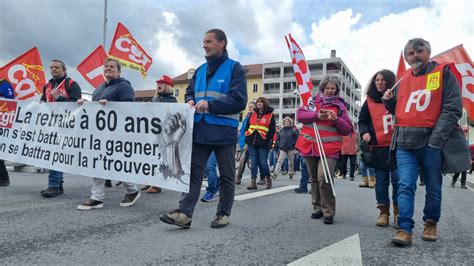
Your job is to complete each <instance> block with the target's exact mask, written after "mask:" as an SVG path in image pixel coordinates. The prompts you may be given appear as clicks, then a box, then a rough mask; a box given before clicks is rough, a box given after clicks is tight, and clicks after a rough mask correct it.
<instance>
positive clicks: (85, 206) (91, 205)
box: [77, 199, 104, 211]
mask: <svg viewBox="0 0 474 266" xmlns="http://www.w3.org/2000/svg"><path fill="white" fill-rule="evenodd" d="M102 208H104V204H103V202H102V201H98V200H93V199H90V200H88V201H86V202H84V203H81V204H79V205H77V209H78V210H81V211H88V210H92V209H102Z"/></svg>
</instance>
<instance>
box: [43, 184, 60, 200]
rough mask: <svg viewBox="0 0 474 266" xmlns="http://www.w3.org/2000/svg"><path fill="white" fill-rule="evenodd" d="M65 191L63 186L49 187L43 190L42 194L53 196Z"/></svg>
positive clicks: (48, 196) (46, 196)
mask: <svg viewBox="0 0 474 266" xmlns="http://www.w3.org/2000/svg"><path fill="white" fill-rule="evenodd" d="M63 193H64V190H63V188H62V186H59V187H48V188H47V189H46V190H42V191H41V196H43V197H45V198H52V197H56V196H58V195H61V194H63Z"/></svg>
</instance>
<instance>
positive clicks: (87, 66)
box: [77, 45, 107, 89]
mask: <svg viewBox="0 0 474 266" xmlns="http://www.w3.org/2000/svg"><path fill="white" fill-rule="evenodd" d="M106 58H107V53H106V52H105V49H104V47H103V46H102V45H99V46H98V47H97V48H95V50H94V51H93V52H92V53H91V54H90V55H89V56H87V57H86V59H84V60H83V61H82V62H81V63H80V64H79V65H78V66H77V71H79V73H81V75H82V76H83V77H84V79H85V80H87V82H89V83H90V84H91V85H92V87H94V88H96V89H97V88H98V87H99V86H100V85H101V84H102V83H104V82H105V78H104V75H103V73H104V71H103V66H104V63H105V59H106Z"/></svg>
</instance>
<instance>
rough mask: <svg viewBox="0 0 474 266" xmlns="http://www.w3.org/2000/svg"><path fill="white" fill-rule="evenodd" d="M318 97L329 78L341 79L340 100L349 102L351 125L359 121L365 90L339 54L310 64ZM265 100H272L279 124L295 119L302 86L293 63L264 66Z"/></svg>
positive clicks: (347, 103) (332, 54)
mask: <svg viewBox="0 0 474 266" xmlns="http://www.w3.org/2000/svg"><path fill="white" fill-rule="evenodd" d="M307 63H308V67H309V71H310V73H311V78H312V82H313V86H314V90H315V93H316V92H318V91H319V83H320V82H321V80H322V79H323V77H324V76H325V75H332V76H337V77H339V79H340V80H341V91H340V94H339V95H340V96H341V97H342V98H343V99H344V100H345V102H346V105H347V111H348V114H349V117H350V118H351V121H354V122H356V121H358V119H359V112H360V106H361V86H360V84H359V82H358V81H357V79H356V78H355V77H354V75H353V74H352V73H351V72H350V71H349V68H348V67H347V66H346V64H345V63H344V61H342V59H341V58H338V57H336V54H335V51H332V52H331V57H330V58H326V59H318V60H309V61H307ZM262 72H263V96H265V97H266V98H268V100H269V102H270V105H271V106H272V107H273V108H274V109H275V111H274V113H275V115H276V116H275V118H276V120H277V121H278V122H279V121H282V119H283V118H284V117H287V116H289V117H291V118H292V119H294V118H295V114H296V110H297V108H298V107H299V106H300V105H301V102H300V101H301V99H300V97H299V91H298V86H297V85H296V78H295V75H294V72H293V65H292V63H291V62H277V63H267V64H263V70H262Z"/></svg>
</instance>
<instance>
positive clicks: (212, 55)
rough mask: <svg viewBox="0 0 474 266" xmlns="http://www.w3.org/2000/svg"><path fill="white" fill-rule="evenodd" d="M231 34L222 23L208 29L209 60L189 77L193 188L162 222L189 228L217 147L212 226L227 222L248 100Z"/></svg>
mask: <svg viewBox="0 0 474 266" xmlns="http://www.w3.org/2000/svg"><path fill="white" fill-rule="evenodd" d="M226 47H227V36H226V34H225V33H224V31H222V30H220V29H211V30H208V31H207V32H206V33H205V35H204V40H203V48H204V51H205V53H206V61H207V62H206V63H204V64H202V65H201V66H200V67H199V68H198V69H196V72H195V73H194V76H193V77H192V79H191V80H190V82H189V85H188V87H187V89H186V95H185V101H186V102H187V103H188V104H189V106H190V107H194V108H195V109H196V113H195V114H194V129H193V149H192V154H191V180H190V185H189V193H186V194H183V196H182V198H181V200H180V201H179V209H177V210H174V211H171V212H168V213H164V214H162V215H160V217H159V219H160V221H161V222H163V223H166V224H171V225H175V226H179V227H182V228H190V226H191V222H192V218H193V213H194V208H195V206H196V204H197V202H198V201H199V195H200V192H201V185H202V181H203V176H204V171H205V169H206V163H207V161H208V159H209V156H210V155H211V153H212V152H213V151H214V152H215V154H216V158H217V165H218V167H219V174H220V185H219V204H218V205H217V212H216V215H215V216H214V220H213V221H212V222H211V228H222V227H225V226H227V225H228V224H229V221H230V215H231V211H232V205H233V203H234V195H235V146H236V144H237V137H238V134H237V128H238V127H239V120H238V119H239V113H240V112H241V111H242V110H244V108H245V105H246V103H247V78H246V74H245V70H244V68H243V67H242V65H241V64H240V63H239V62H237V61H234V60H232V59H230V58H229V56H228V53H227V49H226Z"/></svg>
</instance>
